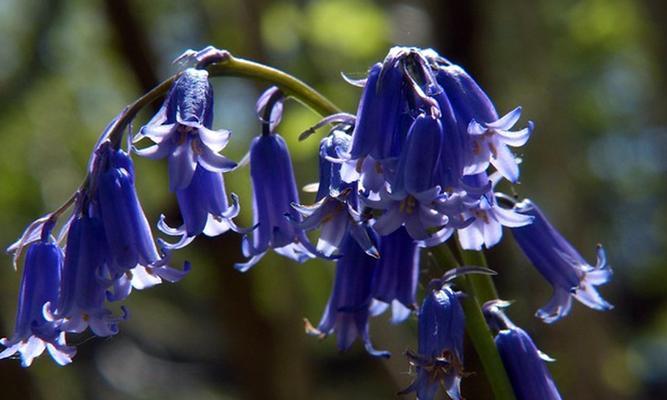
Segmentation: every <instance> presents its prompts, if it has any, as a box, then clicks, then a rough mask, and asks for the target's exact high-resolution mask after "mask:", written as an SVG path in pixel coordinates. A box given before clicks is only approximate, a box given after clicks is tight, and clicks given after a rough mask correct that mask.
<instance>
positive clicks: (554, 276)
mask: <svg viewBox="0 0 667 400" xmlns="http://www.w3.org/2000/svg"><path fill="white" fill-rule="evenodd" d="M514 209H515V210H516V211H517V212H519V213H521V214H523V215H527V216H531V217H533V218H534V219H533V223H532V224H529V225H526V226H522V227H519V228H514V229H512V233H513V234H514V239H515V240H516V242H517V243H518V244H519V247H521V249H522V250H523V252H524V254H525V255H526V256H527V257H528V258H529V259H530V261H531V262H532V263H533V265H534V266H535V268H537V270H538V271H539V272H540V273H541V274H542V276H544V278H545V279H546V280H547V281H548V282H549V283H550V284H551V286H552V287H553V289H554V294H553V297H552V298H551V300H550V301H549V303H548V304H547V305H546V306H544V307H543V308H541V309H540V310H538V311H537V314H536V315H537V317H539V318H541V319H542V320H543V321H544V322H546V323H552V322H555V321H558V320H559V319H561V318H563V317H564V316H566V315H567V314H568V313H569V312H570V308H571V307H572V297H574V298H575V299H577V300H579V301H580V302H581V303H583V304H585V305H586V306H588V307H590V308H592V309H595V310H603V311H605V310H610V309H611V308H612V307H613V306H612V305H611V304H609V303H607V302H606V301H605V300H604V299H603V298H602V296H600V294H599V293H598V291H597V289H596V286H599V285H603V284H605V283H607V282H608V281H609V280H610V279H611V276H612V271H611V268H610V267H609V266H608V265H607V258H606V256H605V252H604V250H603V248H602V246H600V245H598V247H597V263H596V265H595V266H591V265H590V264H589V263H588V262H587V261H586V260H585V259H584V258H583V257H582V256H581V254H579V252H578V251H577V250H576V249H575V248H574V247H572V245H571V244H570V243H569V242H568V241H567V240H565V238H564V237H563V236H562V235H561V234H560V233H559V232H558V231H557V230H556V229H555V228H554V227H553V226H552V225H551V223H549V221H548V220H547V218H546V217H545V216H544V214H543V213H542V211H541V210H540V209H539V208H538V207H537V205H536V204H535V203H533V202H532V201H530V200H528V199H526V200H524V201H522V202H521V203H518V204H516V206H515V207H514Z"/></svg>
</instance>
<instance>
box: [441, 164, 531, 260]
mask: <svg viewBox="0 0 667 400" xmlns="http://www.w3.org/2000/svg"><path fill="white" fill-rule="evenodd" d="M499 180H500V174H498V173H494V174H491V176H488V175H487V174H486V172H481V173H479V174H475V175H467V176H464V177H463V180H462V182H463V185H464V186H463V187H464V190H467V193H466V195H467V196H468V198H469V200H470V202H469V203H468V206H467V207H466V209H465V210H464V211H463V218H464V219H468V218H470V219H471V220H472V222H471V223H470V224H469V225H467V226H465V227H462V228H459V229H458V231H457V232H458V239H459V242H460V243H461V247H462V248H463V249H465V250H482V247H483V246H484V247H486V248H487V249H490V248H491V247H493V246H495V245H496V244H498V243H499V242H500V239H502V237H503V226H506V227H509V228H517V227H521V226H525V225H527V224H530V222H531V221H532V217H530V216H528V215H522V214H520V213H518V212H516V211H515V210H512V209H506V208H503V207H501V206H500V205H499V204H498V202H497V201H496V194H495V193H494V192H493V189H494V187H495V185H496V184H497V183H498V181H499ZM489 182H490V184H489ZM480 193H482V194H481V195H480ZM441 211H442V210H441Z"/></svg>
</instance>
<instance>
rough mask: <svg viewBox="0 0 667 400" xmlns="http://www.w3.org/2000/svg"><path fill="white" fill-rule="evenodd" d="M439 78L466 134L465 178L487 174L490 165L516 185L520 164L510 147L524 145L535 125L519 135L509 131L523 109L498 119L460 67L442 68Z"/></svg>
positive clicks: (448, 66) (489, 102) (460, 126)
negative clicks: (471, 175) (481, 173)
mask: <svg viewBox="0 0 667 400" xmlns="http://www.w3.org/2000/svg"><path fill="white" fill-rule="evenodd" d="M436 79H437V81H438V83H439V84H440V85H441V86H442V87H443V88H444V90H445V92H446V93H447V97H448V99H449V100H450V102H451V105H452V108H453V110H454V113H455V115H456V119H457V123H458V125H459V129H460V130H461V131H464V132H466V133H467V134H468V135H463V137H466V138H467V140H466V143H465V144H464V145H465V147H466V149H467V151H466V162H465V164H466V167H465V169H464V173H465V174H466V175H470V174H477V173H480V172H483V171H485V170H486V169H487V168H488V166H489V163H491V164H492V165H493V166H494V167H495V168H496V169H497V170H498V171H499V172H500V173H501V174H502V175H503V176H504V177H505V178H506V179H508V180H510V181H511V182H517V181H518V179H519V167H518V163H517V161H516V159H515V157H514V155H513V154H512V152H511V151H510V150H509V148H508V147H507V146H511V147H519V146H523V145H524V144H525V143H526V141H528V139H529V138H530V135H531V133H532V130H533V123H532V122H529V123H528V127H527V128H524V129H521V130H519V131H517V132H512V131H510V129H511V128H512V127H513V126H514V125H515V124H516V122H517V121H518V119H519V117H520V116H521V107H517V108H515V109H514V110H512V111H510V112H509V113H508V114H507V115H505V116H503V117H502V118H499V117H498V113H497V112H496V108H495V107H494V105H493V103H492V102H491V99H489V97H488V95H487V94H486V93H485V92H484V90H482V88H481V87H479V85H478V84H477V82H475V80H474V79H473V78H472V77H471V76H470V75H468V73H467V72H466V71H465V70H463V69H462V68H461V67H459V66H457V65H451V64H450V65H440V66H438V68H437V71H436Z"/></svg>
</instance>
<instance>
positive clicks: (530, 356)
mask: <svg viewBox="0 0 667 400" xmlns="http://www.w3.org/2000/svg"><path fill="white" fill-rule="evenodd" d="M493 303H498V302H497V301H496V302H489V303H487V304H485V305H484V314H485V316H487V318H489V319H490V321H489V325H490V326H491V325H495V326H496V328H497V329H498V334H497V335H496V337H495V343H496V347H497V348H498V353H499V354H500V358H501V359H502V361H503V365H504V366H505V371H506V372H507V375H508V377H509V379H510V383H511V384H512V388H513V389H514V395H515V396H516V398H517V400H534V399H540V400H560V399H561V396H560V393H558V388H557V387H556V384H555V383H554V380H553V378H552V377H551V373H550V372H549V369H548V368H547V366H546V364H545V361H554V360H553V359H551V358H550V357H548V356H547V355H545V354H544V353H542V352H541V351H539V350H538V349H537V347H536V346H535V343H533V340H532V339H531V338H530V336H529V335H528V334H527V333H526V331H524V330H523V329H521V328H519V327H518V326H516V325H514V324H513V323H512V321H510V320H509V318H507V316H506V315H505V314H504V313H503V312H502V311H501V310H499V308H498V306H496V305H494V304H493Z"/></svg>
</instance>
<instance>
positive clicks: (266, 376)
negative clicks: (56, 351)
mask: <svg viewBox="0 0 667 400" xmlns="http://www.w3.org/2000/svg"><path fill="white" fill-rule="evenodd" d="M665 20H667V4H665V3H664V2H661V1H659V0H643V1H630V0H584V1H571V0H535V1H519V0H510V1H503V2H500V1H483V0H475V1H453V0H452V1H449V0H446V1H439V0H431V1H427V2H416V1H370V0H366V1H363V0H362V1H354V0H313V1H308V0H298V1H296V0H293V1H288V0H283V1H279V0H275V1H274V0H229V1H213V0H198V1H195V0H193V1H178V2H177V1H168V0H156V1H132V0H106V1H103V0H94V1H88V0H69V1H65V0H50V1H45V0H0V61H1V63H0V126H1V127H2V128H1V129H0V139H1V143H2V145H1V146H0V188H1V190H0V210H1V211H0V226H2V230H0V244H2V246H5V245H8V244H9V243H11V242H12V241H14V240H15V238H17V237H18V236H19V234H20V233H21V231H22V230H23V228H24V227H25V225H26V224H28V223H29V222H30V221H31V220H33V219H34V218H35V217H37V216H39V215H41V214H43V213H45V212H47V211H48V210H52V209H54V208H56V207H57V206H58V205H59V204H60V203H62V202H63V201H64V200H65V199H66V198H67V197H68V196H69V195H70V193H71V192H72V191H73V190H74V188H75V187H76V186H77V185H78V184H79V182H80V181H81V179H82V177H83V174H84V170H85V163H86V161H87V157H88V154H89V152H90V150H91V148H92V146H93V145H94V143H95V140H96V138H97V136H98V135H99V133H100V132H101V130H102V129H103V128H104V126H105V125H106V123H107V122H108V121H109V120H111V119H112V118H113V117H114V116H115V115H116V114H117V113H118V112H119V111H120V110H121V109H122V107H123V106H124V105H126V104H128V103H130V102H132V101H133V100H134V99H135V98H137V97H139V96H140V95H141V94H142V93H144V92H145V91H147V90H148V89H150V88H151V87H153V86H154V85H155V84H157V83H158V82H159V81H160V80H161V79H164V78H166V77H167V76H169V75H170V74H172V73H174V72H175V71H176V67H174V66H173V65H171V64H170V61H171V60H172V59H173V58H174V57H176V56H178V55H179V54H180V53H181V52H182V51H183V50H185V49H187V48H195V49H198V48H202V47H204V46H205V45H208V44H212V45H215V46H216V47H220V48H225V49H228V50H230V51H232V53H233V54H235V55H237V56H240V57H246V58H251V59H254V60H258V61H261V62H264V63H268V64H270V65H273V66H276V67H278V68H281V69H284V70H286V71H288V72H290V73H292V74H295V75H296V76H298V77H300V78H302V79H304V80H305V81H307V82H309V83H311V84H312V85H313V86H315V87H316V88H317V89H319V90H321V91H322V92H323V93H324V94H326V95H327V96H330V98H331V99H332V100H333V101H335V102H336V103H337V104H338V105H340V106H341V107H342V108H343V109H345V110H347V111H350V112H354V110H355V109H356V101H357V99H358V96H359V93H360V91H359V89H357V88H354V87H351V86H349V85H347V84H345V83H344V82H343V80H342V79H341V78H340V75H339V73H340V72H341V71H342V72H346V73H350V74H361V73H364V72H365V71H366V69H367V68H368V67H369V66H370V65H372V63H374V62H375V61H378V60H380V59H382V58H383V57H384V55H385V53H386V51H387V49H388V48H389V47H390V46H392V45H394V44H403V45H417V46H423V47H433V48H436V49H437V50H438V51H440V52H441V53H442V54H443V55H445V56H446V57H448V58H450V59H451V60H453V61H454V62H457V63H460V64H461V65H463V66H465V67H466V68H467V69H468V70H469V71H470V72H471V73H472V74H473V76H475V77H476V78H477V79H478V81H479V82H480V84H482V86H483V87H485V88H486V90H487V92H488V93H489V94H490V95H491V97H492V98H493V99H494V101H495V103H496V106H497V107H498V110H499V113H500V114H504V113H506V112H507V111H509V110H511V109H512V108H514V107H515V106H517V105H522V106H523V107H524V118H525V119H523V121H527V120H528V119H530V120H533V121H535V123H536V130H535V133H534V136H533V137H532V139H531V140H530V142H529V143H528V145H527V146H526V147H524V148H522V149H520V152H521V155H522V156H523V158H524V164H523V165H522V172H523V174H522V185H521V186H519V187H518V189H519V191H520V194H522V195H525V196H530V197H531V198H533V199H534V200H536V201H537V202H539V203H540V204H541V205H542V208H543V209H544V210H545V211H546V212H547V213H548V214H549V215H550V217H551V219H552V221H553V222H554V223H555V225H556V226H557V227H559V228H560V229H561V230H562V231H563V232H564V234H566V236H567V237H568V238H570V239H571V241H572V242H573V244H574V245H575V246H576V247H577V248H579V249H580V250H581V251H582V254H584V255H585V256H586V257H588V258H589V259H590V260H591V261H593V257H594V246H595V244H596V243H598V242H601V243H603V244H604V245H605V246H606V248H607V251H608V256H609V260H610V263H611V265H612V266H613V267H614V270H615V277H614V280H613V282H612V283H611V284H610V285H608V286H606V287H603V288H602V292H603V294H604V295H605V297H606V298H607V299H608V300H609V301H610V302H611V303H613V304H615V305H616V309H615V310H614V311H612V312H608V313H598V312H595V311H592V310H589V309H586V308H585V307H583V306H581V305H580V304H578V303H576V304H575V306H574V309H573V312H572V315H571V316H570V317H568V318H567V319H565V320H563V321H561V322H559V323H557V324H555V325H553V326H547V325H544V324H542V323H541V322H539V321H538V320H537V319H536V318H534V317H533V313H534V311H535V310H536V309H537V308H538V307H540V306H542V305H543V304H545V303H546V301H547V300H548V298H549V297H550V288H549V286H548V284H547V283H546V282H545V281H543V279H541V277H540V276H539V275H538V273H537V272H535V271H534V269H533V268H532V267H531V266H530V265H529V263H528V261H527V260H526V259H525V258H524V257H523V256H522V255H521V254H520V252H519V251H518V248H517V247H516V246H515V245H514V244H513V243H512V240H511V237H510V235H507V236H506V238H507V239H508V240H505V241H504V242H503V244H502V245H499V246H497V247H496V248H494V249H493V250H492V251H491V252H490V257H489V260H490V264H491V266H492V268H494V269H495V270H497V271H499V273H500V275H499V276H498V278H497V280H496V282H497V285H498V286H499V290H500V293H501V294H502V296H503V297H504V298H507V299H514V300H516V303H515V305H514V306H513V307H512V309H511V310H510V317H511V318H513V319H514V321H515V322H516V323H517V324H519V325H521V326H522V327H524V328H525V329H526V330H527V331H528V332H530V333H531V334H532V335H533V338H534V339H535V341H536V343H537V345H538V346H539V347H540V348H541V349H542V350H543V351H545V352H547V353H548V354H549V355H551V356H553V357H554V358H556V359H558V362H556V363H554V364H552V365H551V366H550V368H551V371H552V372H553V374H554V376H555V379H556V380H557V382H558V384H559V387H560V389H561V392H562V394H563V396H564V398H567V399H664V398H666V397H667V265H665V264H666V262H665V259H666V258H665V256H667V254H666V252H667V246H666V244H667V243H666V242H667V235H666V230H665V228H664V226H665V223H666V222H667V205H666V203H665V201H664V199H665V198H666V197H667V189H666V187H667V185H665V184H666V183H667V182H666V179H665V177H666V176H667V174H666V170H667V125H666V124H667V113H666V112H665V110H666V109H667V100H666V99H665V96H664V93H665V92H667V73H666V72H665V71H667V24H665V22H664V21H665ZM214 85H215V90H216V119H215V127H216V128H222V127H225V128H228V129H231V130H232V131H233V132H234V136H233V140H232V142H231V144H230V146H229V147H228V149H227V152H226V153H227V154H228V155H230V156H232V157H233V158H235V159H237V160H238V159H240V158H241V157H242V156H243V154H244V153H245V152H246V151H247V146H248V143H249V141H250V140H251V138H252V137H253V136H254V135H256V134H257V133H258V128H259V125H258V122H257V120H256V117H255V115H254V102H255V99H256V97H257V96H258V94H259V93H260V92H261V90H263V89H264V88H265V86H262V85H260V84H257V83H255V82H250V81H244V80H240V79H234V78H216V79H215V80H214ZM155 106H157V104H156V105H155ZM152 111H154V108H153V109H152V110H147V111H146V113H145V114H142V115H141V117H140V118H139V119H138V120H137V121H136V122H135V128H137V127H138V126H140V125H141V124H142V123H143V122H145V120H146V118H148V117H149V116H150V113H151V112H152ZM316 120H317V116H316V115H313V114H312V113H311V112H310V111H309V110H306V109H304V108H303V107H301V106H300V105H298V104H296V103H289V104H288V106H287V115H286V117H285V119H284V122H283V124H282V125H281V128H280V129H279V130H280V131H281V132H282V133H283V135H284V136H285V137H286V138H287V140H288V143H289V145H290V148H291V150H292V154H293V161H294V163H295V170H296V172H297V174H298V177H297V178H298V180H299V182H300V184H305V183H308V182H311V181H313V180H314V179H315V178H316V176H317V170H316V161H315V156H316V148H317V139H316V138H311V140H309V141H306V142H303V143H298V142H297V141H296V136H297V135H298V133H300V132H301V131H302V130H303V129H304V127H306V126H308V125H309V124H311V123H313V122H314V121H316ZM136 164H137V169H138V178H137V180H138V190H139V193H140V196H141V198H142V200H143V203H144V207H145V210H146V213H147V215H148V216H149V219H150V220H151V221H157V218H158V216H159V215H160V213H162V212H166V213H167V214H168V216H169V217H170V218H172V219H171V220H172V221H173V220H174V218H177V215H178V214H177V211H176V205H175V200H174V198H173V196H172V195H171V194H170V193H169V192H168V189H167V178H166V166H165V165H164V164H163V163H161V162H150V161H146V160H137V161H136ZM226 180H227V187H228V190H229V191H234V192H236V193H238V194H239V195H240V196H241V199H242V205H243V206H244V211H243V215H242V217H241V223H242V224H245V225H247V224H249V223H250V214H249V211H250V201H249V200H250V189H249V188H250V185H249V180H248V171H247V169H244V170H241V171H237V172H234V173H231V174H228V175H226ZM302 200H303V201H304V202H310V201H312V197H309V196H306V195H304V196H303V197H302ZM506 233H507V232H506ZM239 242H240V240H239V237H238V236H237V235H233V234H227V235H224V236H222V237H219V238H216V239H205V238H201V239H197V240H196V241H195V243H194V244H193V245H191V246H190V247H188V249H186V250H184V251H182V252H180V253H179V255H178V257H179V258H187V259H189V260H191V261H192V263H193V265H194V268H193V270H192V272H191V273H190V275H189V276H188V277H187V278H186V279H185V280H183V281H182V282H180V283H178V284H175V285H170V284H164V285H161V286H159V287H156V288H152V289H150V290H146V291H143V292H135V293H133V294H132V296H131V297H130V298H129V299H128V301H127V303H126V304H127V306H128V307H129V309H130V312H131V318H130V320H129V321H127V322H125V323H123V324H122V326H121V332H120V333H119V334H118V335H117V336H116V337H114V338H112V339H109V340H104V339H90V338H89V337H88V336H87V335H82V336H80V337H77V338H75V339H74V342H75V343H77V344H79V346H78V352H79V353H78V355H77V357H76V359H75V362H74V363H73V364H72V365H70V366H67V367H64V368H60V367H57V366H56V365H55V364H54V363H53V362H52V361H51V360H49V359H48V356H44V357H42V358H40V359H38V360H37V361H36V362H35V364H34V365H33V367H31V368H30V369H28V370H24V369H21V368H20V367H19V364H18V362H16V361H15V360H9V361H8V360H4V361H1V362H0V388H1V389H0V398H2V399H70V400H76V399H161V400H171V399H193V400H195V399H196V400H207V399H253V400H254V399H306V398H317V399H350V400H351V399H386V398H395V397H396V392H397V391H398V390H400V389H401V388H404V387H405V386H407V385H408V384H409V382H410V380H411V377H410V375H409V374H408V372H409V368H408V364H407V361H406V359H405V357H404V356H403V352H404V351H405V350H406V349H408V348H413V349H414V348H415V347H416V321H415V320H414V319H411V320H409V321H408V322H407V323H406V324H404V325H401V326H396V327H394V326H390V324H389V322H388V321H387V318H386V316H382V317H380V318H376V319H374V320H373V321H372V324H371V333H372V336H373V339H374V341H375V344H376V347H377V348H380V349H388V350H391V351H392V352H393V357H392V358H391V359H390V360H388V361H383V360H377V359H373V358H371V357H369V356H368V355H366V354H365V352H364V351H363V349H362V348H361V346H360V345H358V344H355V346H353V348H352V349H350V350H349V351H348V352H346V353H344V354H339V353H338V351H337V350H336V348H335V340H334V339H333V338H329V339H327V340H325V341H323V342H319V341H318V340H317V339H315V338H312V337H308V336H306V335H305V334H304V332H303V322H302V318H303V317H307V318H309V319H310V320H311V321H313V322H317V321H319V318H320V315H321V312H322V310H323V308H324V306H325V303H326V299H327V297H328V295H329V290H330V286H331V281H332V276H333V267H332V265H331V264H330V263H324V262H318V261H311V262H308V263H306V264H305V265H296V264H294V263H291V262H287V261H285V260H283V259H281V258H278V257H275V256H273V255H270V256H268V257H266V258H265V259H264V260H263V261H262V262H261V263H260V264H259V265H258V266H256V267H255V268H254V269H253V270H251V271H250V272H249V273H247V274H240V273H237V272H236V271H234V269H233V268H232V264H233V263H234V262H235V261H238V260H241V255H240V252H239ZM0 264H1V265H0V316H1V318H0V328H1V332H0V334H1V335H3V336H6V335H9V334H10V333H11V329H12V326H13V323H14V312H15V311H14V309H15V306H16V295H17V290H18V284H19V278H20V276H19V274H17V273H15V272H13V270H12V269H11V266H10V259H9V257H4V258H3V259H2V260H1V261H0ZM468 350H469V351H468V352H467V360H466V367H467V369H468V370H469V371H471V372H475V374H474V375H473V376H471V377H469V378H466V379H465V380H464V383H463V390H464V394H466V397H467V398H469V399H487V398H490V395H489V394H488V393H489V392H488V387H487V386H486V383H485V381H484V375H483V372H482V370H481V368H480V367H479V364H478V361H477V360H476V359H475V356H474V353H473V352H472V351H471V350H472V349H468Z"/></svg>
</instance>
